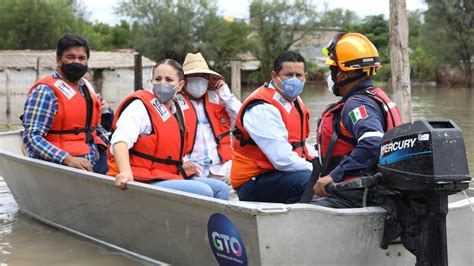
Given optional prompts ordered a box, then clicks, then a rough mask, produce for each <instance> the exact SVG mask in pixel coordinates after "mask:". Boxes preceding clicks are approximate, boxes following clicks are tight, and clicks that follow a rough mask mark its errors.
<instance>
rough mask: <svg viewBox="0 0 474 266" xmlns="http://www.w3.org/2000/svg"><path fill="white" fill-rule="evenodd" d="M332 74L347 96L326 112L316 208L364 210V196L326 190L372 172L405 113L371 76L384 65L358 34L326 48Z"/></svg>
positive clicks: (333, 86)
mask: <svg viewBox="0 0 474 266" xmlns="http://www.w3.org/2000/svg"><path fill="white" fill-rule="evenodd" d="M323 53H324V54H325V55H327V56H329V59H328V61H327V62H326V63H327V64H328V65H329V69H330V70H331V74H330V76H328V79H327V81H328V88H329V89H330V90H332V92H333V93H334V95H336V96H340V97H342V99H341V100H339V101H338V102H336V103H334V104H331V105H329V106H328V107H327V108H326V109H325V110H324V111H323V113H322V116H321V119H320V122H319V125H318V129H317V132H316V143H317V147H318V152H319V159H320V160H319V162H320V164H321V167H320V168H319V169H320V173H313V175H317V176H320V178H319V179H317V182H316V184H315V185H314V188H313V190H314V193H315V194H316V196H317V197H316V198H314V199H313V201H312V202H311V203H313V204H316V205H321V206H326V207H333V208H351V207H360V206H362V198H363V191H361V190H353V191H343V192H336V193H335V194H328V193H327V192H326V186H327V185H328V184H329V183H332V182H341V181H344V180H348V179H351V178H355V177H357V176H361V175H364V174H367V173H368V174H370V173H372V172H373V170H374V167H375V166H376V164H377V160H378V156H379V152H380V146H381V144H382V137H383V135H384V132H386V131H387V130H389V129H391V128H393V127H395V126H397V125H399V124H400V123H401V117H400V112H399V110H398V108H397V106H396V105H395V103H393V102H392V101H391V100H390V98H389V97H388V96H387V94H385V92H384V91H383V90H382V89H381V88H378V87H374V84H373V81H372V79H371V77H373V76H374V75H375V74H376V72H377V69H378V68H380V67H381V66H382V65H381V63H380V60H379V54H378V52H377V49H376V48H375V46H374V45H373V44H372V43H371V42H370V41H369V39H367V37H365V36H364V35H361V34H358V33H344V32H341V33H337V34H336V35H335V36H334V37H333V38H332V40H331V41H330V42H329V44H328V45H327V46H326V47H325V48H324V49H323Z"/></svg>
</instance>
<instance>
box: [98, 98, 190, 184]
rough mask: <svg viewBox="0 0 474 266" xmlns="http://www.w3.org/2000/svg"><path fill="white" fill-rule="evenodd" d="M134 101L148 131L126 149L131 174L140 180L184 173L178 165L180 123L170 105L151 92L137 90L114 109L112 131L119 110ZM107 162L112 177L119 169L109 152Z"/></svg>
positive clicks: (181, 150)
mask: <svg viewBox="0 0 474 266" xmlns="http://www.w3.org/2000/svg"><path fill="white" fill-rule="evenodd" d="M134 100H140V101H142V102H143V104H144V105H145V108H146V110H147V112H148V116H149V118H150V121H151V124H152V131H151V133H150V134H149V135H141V136H139V137H138V139H137V141H136V142H135V144H134V145H133V147H132V148H131V149H130V150H129V153H130V166H131V167H132V173H133V177H134V178H135V180H136V181H140V182H151V181H156V180H168V179H183V176H185V173H184V169H183V168H182V164H183V153H184V148H185V132H184V126H182V130H181V129H180V125H179V121H178V119H176V117H175V116H174V115H173V113H172V111H171V110H170V108H168V107H167V106H166V105H163V104H161V103H160V102H159V101H158V99H156V97H155V96H154V95H153V94H152V93H150V92H149V91H145V90H139V91H136V92H135V93H133V94H131V95H130V96H128V97H127V98H126V99H125V100H124V101H123V102H122V103H121V104H120V106H119V107H118V108H117V112H116V114H117V115H116V116H115V117H114V121H113V123H112V130H115V128H116V124H117V120H118V119H119V117H120V115H121V113H122V112H123V110H125V108H127V106H128V105H129V104H130V103H132V102H133V101H134ZM173 103H174V104H175V106H176V108H178V110H177V111H176V113H177V115H181V116H182V111H181V110H180V107H179V105H178V104H177V103H175V102H173ZM107 163H108V165H109V172H107V175H110V176H116V175H117V174H118V173H119V169H118V167H117V164H116V162H115V159H114V156H113V155H112V154H111V153H110V151H109V156H108V162H107Z"/></svg>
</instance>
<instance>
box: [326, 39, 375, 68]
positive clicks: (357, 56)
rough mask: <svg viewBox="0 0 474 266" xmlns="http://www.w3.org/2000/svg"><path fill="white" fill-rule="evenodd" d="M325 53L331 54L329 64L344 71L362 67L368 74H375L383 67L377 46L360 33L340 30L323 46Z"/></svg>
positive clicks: (327, 62)
mask: <svg viewBox="0 0 474 266" xmlns="http://www.w3.org/2000/svg"><path fill="white" fill-rule="evenodd" d="M323 54H324V55H326V56H329V59H328V60H327V61H326V64H327V65H330V66H337V67H339V69H341V70H342V71H352V70H357V69H362V70H363V71H364V72H366V73H367V75H375V73H376V69H377V68H380V67H382V64H380V60H379V53H378V52H377V48H375V46H374V45H373V44H372V42H370V41H369V39H367V37H365V36H364V35H362V34H359V33H345V32H338V33H337V34H336V35H334V37H333V38H332V39H331V41H329V43H328V45H326V47H324V48H323Z"/></svg>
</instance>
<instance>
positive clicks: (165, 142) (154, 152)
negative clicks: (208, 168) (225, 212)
mask: <svg viewBox="0 0 474 266" xmlns="http://www.w3.org/2000/svg"><path fill="white" fill-rule="evenodd" d="M183 86H184V73H183V69H182V67H181V65H180V64H179V63H177V62H176V61H174V60H171V59H165V60H162V61H160V62H158V63H157V64H156V65H155V67H154V68H153V70H152V78H151V79H150V87H151V88H150V89H148V90H139V91H137V92H135V93H133V94H131V95H130V96H128V97H127V98H126V99H125V100H124V101H123V102H122V103H121V104H120V106H119V107H118V108H117V112H116V113H117V115H116V117H115V119H114V122H113V125H112V127H113V130H114V133H113V135H112V139H111V146H110V156H109V158H110V159H109V161H108V164H109V168H110V170H109V172H108V173H107V174H108V175H111V176H115V178H116V182H115V183H116V185H117V187H119V188H121V189H125V188H126V183H127V182H128V181H140V182H146V183H149V184H151V185H155V186H159V187H165V188H170V189H175V190H180V191H185V192H190V193H194V194H199V195H204V196H209V197H214V198H219V199H228V197H229V188H228V186H227V185H226V184H225V183H224V182H221V181H219V180H214V179H208V178H200V177H198V176H199V170H198V169H197V168H196V166H195V165H194V164H193V163H192V162H189V161H187V162H183V155H184V151H185V145H186V139H185V136H186V135H187V132H186V127H185V126H184V118H183V113H182V110H181V108H180V105H179V104H178V103H177V102H176V101H175V100H174V97H175V95H176V94H177V93H178V92H179V91H181V89H182V88H183Z"/></svg>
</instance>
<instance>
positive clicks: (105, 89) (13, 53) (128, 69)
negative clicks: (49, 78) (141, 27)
mask: <svg viewBox="0 0 474 266" xmlns="http://www.w3.org/2000/svg"><path fill="white" fill-rule="evenodd" d="M135 54H136V53H135V51H134V50H133V49H124V50H118V51H115V52H100V51H91V56H90V60H89V69H90V70H91V72H92V83H93V85H94V88H95V90H96V92H98V93H101V94H102V96H103V97H104V98H105V99H106V100H107V101H108V102H109V103H110V104H111V106H112V107H113V108H116V107H117V105H118V104H119V103H120V102H121V101H122V100H123V99H124V98H125V97H126V96H128V95H129V94H130V93H132V92H133V91H134V77H135V75H134V57H135ZM154 65H155V62H153V61H152V60H150V59H148V58H146V57H143V56H142V77H143V84H147V80H148V79H149V78H150V72H151V69H152V68H153V66H154ZM55 69H56V51H55V50H43V51H38V50H0V124H4V123H13V124H16V123H19V120H17V119H18V117H19V115H20V114H21V113H22V112H23V104H24V101H25V99H26V93H27V91H28V89H29V88H30V87H31V86H32V85H33V84H34V83H35V82H36V81H37V80H39V79H41V78H42V77H44V76H46V75H50V74H51V73H52V72H53V71H54V70H55ZM8 112H9V114H10V115H9V117H7V113H8Z"/></svg>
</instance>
